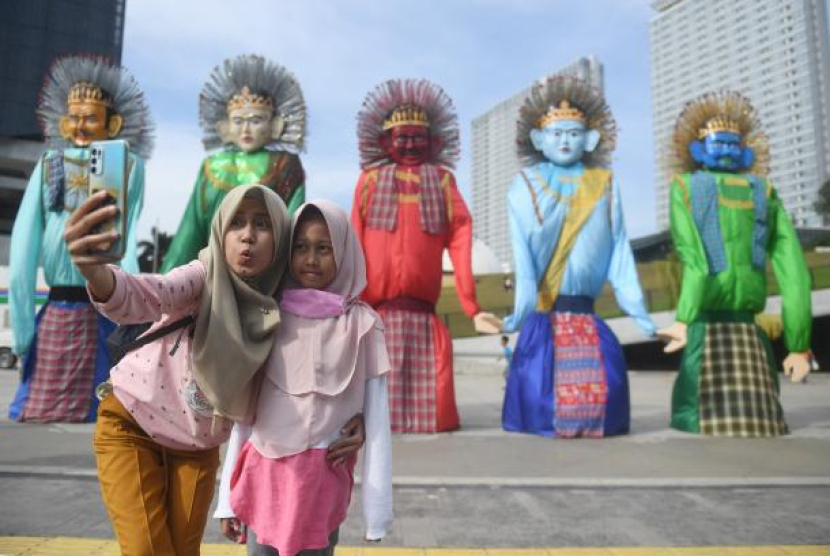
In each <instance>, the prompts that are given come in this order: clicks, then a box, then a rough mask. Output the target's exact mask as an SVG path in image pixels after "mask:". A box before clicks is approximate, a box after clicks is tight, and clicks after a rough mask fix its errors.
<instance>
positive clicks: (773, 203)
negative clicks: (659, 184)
mask: <svg viewBox="0 0 830 556" xmlns="http://www.w3.org/2000/svg"><path fill="white" fill-rule="evenodd" d="M690 179H691V176H690V174H683V175H679V176H675V178H674V180H673V181H672V183H671V192H670V196H671V197H670V211H669V212H670V220H671V225H670V228H671V234H672V238H673V239H674V244H675V247H676V249H677V254H678V257H679V258H680V261H681V262H682V263H683V280H682V284H681V288H680V299H679V300H678V303H677V312H676V320H678V321H681V322H685V323H687V324H688V323H691V322H694V321H695V320H697V319H698V317H699V316H700V313H701V311H748V312H752V313H759V312H761V311H763V309H764V306H765V305H766V302H767V275H766V272H763V271H760V270H758V269H756V268H755V267H754V266H753V265H752V242H753V229H754V212H753V211H754V202H753V200H752V190H751V188H750V184H749V180H748V179H746V177H745V176H743V175H741V174H725V173H724V174H721V173H719V174H715V179H716V183H717V188H718V221H719V224H720V231H721V237H722V238H723V244H724V250H725V252H726V257H727V260H728V265H727V268H726V270H724V271H723V272H720V273H718V274H715V275H711V274H710V273H709V266H708V263H707V260H706V253H705V251H704V247H703V242H702V240H701V237H700V233H699V230H698V229H697V227H696V225H695V221H694V218H693V216H692V213H691V209H690V205H691V200H690V191H691V187H690ZM762 181H763V182H764V185H765V186H766V189H767V197H768V207H767V226H768V234H767V245H766V251H767V254H768V257H769V260H770V261H771V262H772V268H773V271H774V272H775V277H776V279H777V280H778V284H779V287H780V290H781V295H782V297H783V318H782V320H783V323H784V334H785V341H786V345H787V349H788V350H790V351H793V352H804V351H807V350H808V349H809V348H810V329H811V325H812V310H811V299H810V273H809V271H808V270H807V264H806V262H805V261H804V254H803V252H802V251H801V244H800V243H799V241H798V237H797V236H796V233H795V229H794V228H793V225H792V223H791V222H790V219H789V217H788V216H787V213H786V211H785V210H784V208H783V206H782V205H781V201H780V200H779V199H778V195H777V194H776V192H775V190H774V189H773V188H772V186H770V185H769V184H768V183H767V182H766V181H765V180H762Z"/></svg>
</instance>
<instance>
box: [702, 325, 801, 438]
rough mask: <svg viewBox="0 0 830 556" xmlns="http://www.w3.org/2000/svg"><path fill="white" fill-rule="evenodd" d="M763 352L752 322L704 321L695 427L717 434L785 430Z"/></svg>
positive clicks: (752, 434)
mask: <svg viewBox="0 0 830 556" xmlns="http://www.w3.org/2000/svg"><path fill="white" fill-rule="evenodd" d="M771 365H772V362H771V361H770V360H769V358H768V354H767V352H766V349H765V347H764V344H763V343H762V341H761V338H760V337H759V332H758V330H757V327H756V325H755V324H754V323H746V322H712V323H709V324H707V325H706V331H705V339H704V346H703V362H702V365H701V370H700V382H699V387H698V388H699V390H698V411H699V416H700V432H701V433H703V434H709V435H717V436H743V437H757V436H776V435H781V434H787V425H786V423H785V422H784V413H783V411H782V409H781V404H780V403H779V401H778V394H777V389H776V387H775V383H774V381H773V373H774V372H775V367H774V366H772V367H771Z"/></svg>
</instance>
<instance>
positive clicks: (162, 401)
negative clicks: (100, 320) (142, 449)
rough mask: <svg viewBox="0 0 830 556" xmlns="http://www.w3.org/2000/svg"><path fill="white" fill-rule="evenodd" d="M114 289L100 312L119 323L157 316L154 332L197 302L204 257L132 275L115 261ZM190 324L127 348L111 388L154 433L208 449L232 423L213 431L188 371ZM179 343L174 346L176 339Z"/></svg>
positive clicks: (175, 443)
mask: <svg viewBox="0 0 830 556" xmlns="http://www.w3.org/2000/svg"><path fill="white" fill-rule="evenodd" d="M109 268H110V269H111V270H112V271H113V273H114V274H115V290H114V291H113V293H112V296H111V297H110V299H109V300H108V301H107V302H106V303H95V306H96V308H97V309H98V311H99V312H100V313H102V314H103V315H104V316H106V317H107V318H108V319H110V320H112V321H114V322H117V323H118V324H137V323H143V322H150V321H153V326H152V328H151V329H150V330H149V331H148V333H149V332H151V331H152V330H155V329H157V328H160V327H162V326H166V325H167V324H170V323H172V322H174V321H176V320H178V319H180V318H182V317H185V316H187V315H188V314H192V313H195V312H196V311H197V310H198V308H199V299H200V297H201V295H202V288H203V287H204V284H205V267H204V265H203V264H202V263H201V262H200V261H198V260H197V261H193V262H191V263H189V264H187V265H184V266H181V267H179V268H176V269H173V270H171V271H170V272H168V273H167V274H165V275H160V274H139V275H131V274H128V273H126V272H124V271H123V270H121V269H120V268H118V267H116V266H110V267H109ZM191 341H192V339H191V337H190V328H189V327H186V328H180V329H178V330H176V331H174V332H171V333H170V334H167V335H166V336H164V337H162V338H159V339H158V340H156V341H154V342H150V343H149V344H146V345H144V346H141V347H140V348H138V349H136V350H134V351H131V352H129V353H127V354H126V355H125V356H124V358H123V359H122V360H121V361H119V362H118V364H117V365H115V366H114V367H113V368H112V370H111V371H110V380H111V381H112V386H113V393H114V394H115V396H116V397H117V398H118V400H119V401H120V402H121V403H122V404H123V405H124V407H125V408H126V409H127V410H128V411H129V412H130V414H131V415H132V416H133V418H134V419H135V420H136V422H138V424H139V425H140V426H141V428H142V429H144V432H146V433H147V434H148V435H149V436H150V438H152V439H153V440H154V441H156V442H158V443H159V444H161V445H162V446H165V447H168V448H173V449H178V450H205V449H208V448H213V447H215V446H218V445H219V444H221V443H223V442H225V441H226V440H227V439H228V436H229V435H230V425H229V422H228V421H226V420H224V419H223V420H221V421H220V427H219V430H217V431H216V433H212V432H211V424H212V421H213V417H212V413H213V409H212V408H211V407H210V405H209V404H208V403H207V400H205V398H204V395H203V394H202V392H201V391H200V390H199V388H198V387H197V386H196V383H195V382H194V380H193V375H192V373H191V371H190V365H191V357H190V350H191V347H192V346H191ZM177 343H178V347H176V348H175V349H174V347H175V346H176V344H177Z"/></svg>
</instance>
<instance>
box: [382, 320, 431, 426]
mask: <svg viewBox="0 0 830 556" xmlns="http://www.w3.org/2000/svg"><path fill="white" fill-rule="evenodd" d="M378 313H379V314H380V317H381V319H382V320H383V324H384V326H385V331H384V333H385V336H386V349H387V351H388V352H389V362H390V364H391V366H392V369H391V370H390V372H389V375H388V377H389V378H388V388H389V416H390V420H391V425H392V432H394V433H403V432H414V433H434V432H435V430H436V426H437V417H436V413H435V412H436V399H435V396H436V392H435V388H436V387H435V350H434V348H433V342H432V338H433V327H432V319H433V318H434V315H432V314H430V313H425V312H420V311H408V310H401V309H385V308H383V307H379V308H378Z"/></svg>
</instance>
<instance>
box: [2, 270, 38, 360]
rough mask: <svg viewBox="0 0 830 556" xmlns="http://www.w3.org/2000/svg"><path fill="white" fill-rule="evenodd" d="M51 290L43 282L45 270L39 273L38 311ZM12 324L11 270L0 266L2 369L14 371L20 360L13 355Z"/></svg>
mask: <svg viewBox="0 0 830 556" xmlns="http://www.w3.org/2000/svg"><path fill="white" fill-rule="evenodd" d="M48 291H49V289H48V288H47V287H46V282H45V281H44V280H43V270H42V269H38V273H37V294H36V297H35V300H36V303H37V305H38V309H39V308H40V305H42V304H43V302H45V301H46V295H47V292H48ZM12 343H13V342H12V323H11V316H10V315H9V268H8V267H7V266H0V369H12V368H14V367H15V366H17V363H18V360H17V359H18V358H17V356H16V355H15V354H14V353H12Z"/></svg>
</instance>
